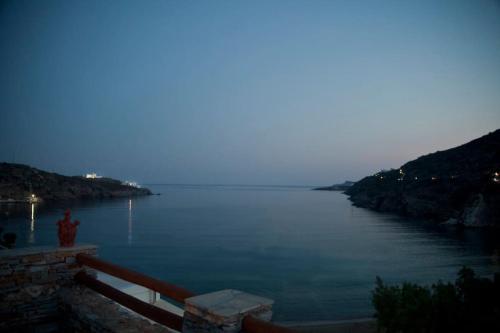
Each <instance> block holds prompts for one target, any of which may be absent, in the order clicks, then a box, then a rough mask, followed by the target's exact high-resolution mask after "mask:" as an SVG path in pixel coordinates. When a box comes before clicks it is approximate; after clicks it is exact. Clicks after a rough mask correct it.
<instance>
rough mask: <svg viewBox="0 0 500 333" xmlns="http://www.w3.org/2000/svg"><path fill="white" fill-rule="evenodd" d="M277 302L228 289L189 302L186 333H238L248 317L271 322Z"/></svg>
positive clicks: (186, 314) (185, 307) (183, 330)
mask: <svg viewBox="0 0 500 333" xmlns="http://www.w3.org/2000/svg"><path fill="white" fill-rule="evenodd" d="M273 303H274V301H273V300H271V299H268V298H264V297H259V296H255V295H251V294H247V293H244V292H242V291H239V290H233V289H225V290H221V291H216V292H213V293H209V294H204V295H199V296H194V297H191V298H188V299H186V301H185V306H184V324H183V328H182V332H183V333H198V332H200V333H201V332H208V333H237V332H241V323H242V320H243V318H244V317H245V316H247V315H253V316H255V317H258V318H260V319H262V320H271V317H272V314H273V313H272V306H273Z"/></svg>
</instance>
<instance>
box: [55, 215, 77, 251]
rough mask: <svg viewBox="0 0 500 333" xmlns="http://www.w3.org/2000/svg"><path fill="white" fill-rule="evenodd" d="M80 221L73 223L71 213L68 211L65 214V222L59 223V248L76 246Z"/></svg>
mask: <svg viewBox="0 0 500 333" xmlns="http://www.w3.org/2000/svg"><path fill="white" fill-rule="evenodd" d="M79 224H80V221H77V220H75V222H73V223H71V211H70V210H69V209H68V210H66V211H65V212H64V220H59V221H57V225H58V227H59V228H58V232H57V234H58V236H59V246H64V247H71V246H73V245H75V238H76V227H77V226H78V225H79Z"/></svg>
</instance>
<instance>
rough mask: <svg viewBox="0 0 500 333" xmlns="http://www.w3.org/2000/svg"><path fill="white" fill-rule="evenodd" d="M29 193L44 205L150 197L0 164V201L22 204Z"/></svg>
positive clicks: (143, 191) (110, 184)
mask: <svg viewBox="0 0 500 333" xmlns="http://www.w3.org/2000/svg"><path fill="white" fill-rule="evenodd" d="M31 193H34V194H35V195H36V196H37V197H38V198H41V199H42V200H43V201H48V202H50V201H63V200H82V199H104V198H118V197H131V196H141V195H151V194H152V193H151V191H150V190H149V189H147V188H136V187H133V186H127V185H122V183H121V182H120V181H119V180H115V179H111V178H98V179H87V178H84V177H80V176H72V177H69V176H63V175H59V174H57V173H51V172H46V171H42V170H38V169H35V168H32V167H30V166H27V165H23V164H11V163H0V199H3V200H6V199H14V200H24V199H26V198H27V197H29V196H30V195H31Z"/></svg>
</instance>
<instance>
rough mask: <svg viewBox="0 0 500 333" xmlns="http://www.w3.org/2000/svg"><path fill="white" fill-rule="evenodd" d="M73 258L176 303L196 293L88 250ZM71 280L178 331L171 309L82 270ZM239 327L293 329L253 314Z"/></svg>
mask: <svg viewBox="0 0 500 333" xmlns="http://www.w3.org/2000/svg"><path fill="white" fill-rule="evenodd" d="M76 260H77V262H78V263H79V264H80V265H85V266H88V267H90V268H93V269H95V270H98V271H100V272H103V273H106V274H109V275H112V276H115V277H117V278H120V279H122V280H125V281H128V282H131V283H134V284H137V285H141V286H143V287H146V288H148V289H150V290H153V291H155V292H158V293H160V294H162V295H164V296H166V297H169V298H171V299H173V300H175V301H177V302H180V303H184V300H185V299H186V298H189V297H193V296H196V295H195V294H194V293H192V292H191V291H189V290H187V289H184V288H181V287H178V286H175V285H173V284H170V283H166V282H164V281H161V280H158V279H155V278H152V277H149V276H147V275H144V274H142V273H138V272H134V271H132V270H129V269H127V268H123V267H120V266H118V265H115V264H112V263H109V262H106V261H104V260H101V259H98V258H96V257H93V256H91V255H88V254H83V253H80V254H77V256H76ZM75 280H76V281H77V282H79V283H81V284H83V285H85V286H87V287H88V288H90V289H92V290H94V291H96V292H98V293H99V294H101V295H104V296H106V297H108V298H110V299H112V300H113V301H115V302H117V303H119V304H121V305H123V306H125V307H127V308H129V309H131V310H133V311H135V312H137V313H139V314H141V315H142V316H144V317H146V318H148V319H150V320H153V321H155V322H157V323H160V324H162V325H165V326H167V327H170V328H172V329H175V330H177V331H182V322H183V317H181V316H179V315H177V314H175V313H172V312H169V311H167V310H164V309H162V308H159V307H157V306H155V305H152V304H149V303H146V302H143V301H141V300H139V299H137V298H135V297H133V296H130V295H129V294H126V293H124V292H122V291H120V290H118V289H116V288H114V287H112V286H110V285H108V284H106V283H104V282H102V281H99V280H97V279H96V278H94V277H92V276H90V275H88V274H87V273H85V272H79V273H77V274H76V275H75ZM242 328H243V330H244V332H247V333H293V332H295V331H294V330H291V329H289V328H286V327H281V326H277V325H274V324H272V323H270V322H267V321H264V320H261V319H258V318H256V317H253V316H246V317H245V318H244V319H243V323H242Z"/></svg>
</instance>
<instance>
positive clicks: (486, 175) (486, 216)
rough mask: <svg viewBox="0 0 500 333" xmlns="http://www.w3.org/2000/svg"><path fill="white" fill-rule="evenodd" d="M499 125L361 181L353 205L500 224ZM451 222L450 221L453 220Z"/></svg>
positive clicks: (355, 187) (440, 219)
mask: <svg viewBox="0 0 500 333" xmlns="http://www.w3.org/2000/svg"><path fill="white" fill-rule="evenodd" d="M499 174H500V130H496V131H495V132H492V133H490V134H488V135H485V136H483V137H481V138H479V139H476V140H473V141H471V142H469V143H467V144H464V145H462V146H459V147H456V148H452V149H448V150H445V151H439V152H436V153H433V154H428V155H425V156H422V157H419V158H417V159H416V160H413V161H410V162H408V163H406V164H404V165H403V166H401V167H400V168H399V169H392V170H389V171H381V172H379V173H376V174H375V175H373V176H368V177H365V178H363V179H362V180H360V181H358V182H356V183H355V184H354V185H353V186H351V187H350V188H349V189H347V191H346V194H347V195H349V198H350V200H351V201H352V202H353V204H354V205H356V206H359V207H365V208H370V209H373V210H377V211H381V212H392V213H397V214H400V215H404V216H411V217H419V218H428V219H432V220H435V221H437V222H446V221H448V222H452V221H453V223H458V224H463V225H464V226H500V176H499ZM449 224H451V223H449Z"/></svg>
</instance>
